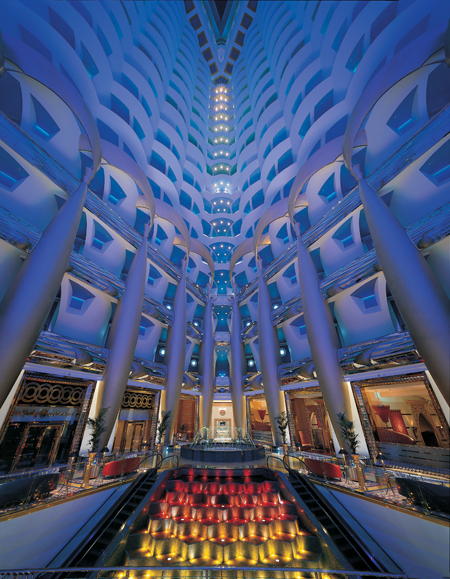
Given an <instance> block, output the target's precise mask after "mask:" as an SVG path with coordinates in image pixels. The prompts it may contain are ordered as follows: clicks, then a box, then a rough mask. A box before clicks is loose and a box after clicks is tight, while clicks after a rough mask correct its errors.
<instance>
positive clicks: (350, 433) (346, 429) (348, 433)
mask: <svg viewBox="0 0 450 579" xmlns="http://www.w3.org/2000/svg"><path fill="white" fill-rule="evenodd" d="M337 417H338V419H339V430H340V431H341V434H342V438H343V439H344V440H345V442H346V443H347V445H348V447H349V448H350V450H351V451H352V455H351V456H352V458H353V463H354V465H355V471H356V477H357V479H358V482H359V486H360V488H361V490H363V491H365V490H367V487H366V477H365V475H364V469H363V467H362V466H361V464H360V462H359V454H358V453H357V452H356V451H357V448H358V446H359V435H358V434H356V432H355V426H354V423H353V422H352V421H351V420H349V419H348V418H347V416H346V415H345V412H339V413H338V415H337ZM344 460H345V456H344Z"/></svg>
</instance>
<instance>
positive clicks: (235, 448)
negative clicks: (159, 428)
mask: <svg viewBox="0 0 450 579" xmlns="http://www.w3.org/2000/svg"><path fill="white" fill-rule="evenodd" d="M264 455H265V453H264V447H262V446H257V445H256V444H255V443H254V442H253V439H252V437H251V436H250V435H249V434H248V432H247V431H246V430H245V428H234V429H232V430H228V429H226V430H224V429H223V428H212V427H209V428H208V427H206V426H205V427H203V428H201V429H200V430H199V431H198V432H197V433H196V434H195V436H194V440H193V441H192V443H191V444H189V445H184V446H182V447H181V456H182V457H183V458H185V459H187V460H195V461H200V462H208V463H212V464H215V463H228V464H232V463H236V462H239V463H240V462H246V463H247V462H252V461H254V460H259V459H261V458H264Z"/></svg>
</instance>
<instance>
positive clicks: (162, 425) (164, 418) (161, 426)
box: [156, 410, 171, 452]
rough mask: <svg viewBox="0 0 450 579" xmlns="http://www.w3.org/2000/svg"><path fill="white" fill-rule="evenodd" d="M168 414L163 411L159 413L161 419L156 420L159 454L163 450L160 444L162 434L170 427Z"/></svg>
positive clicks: (169, 412)
mask: <svg viewBox="0 0 450 579" xmlns="http://www.w3.org/2000/svg"><path fill="white" fill-rule="evenodd" d="M170 414H171V411H170V410H169V411H167V412H166V411H165V410H163V411H162V413H161V418H160V419H159V420H158V427H157V429H156V430H157V433H158V445H157V448H158V451H159V452H161V450H162V448H163V444H162V439H163V436H164V433H165V432H166V430H167V429H168V428H169V426H170Z"/></svg>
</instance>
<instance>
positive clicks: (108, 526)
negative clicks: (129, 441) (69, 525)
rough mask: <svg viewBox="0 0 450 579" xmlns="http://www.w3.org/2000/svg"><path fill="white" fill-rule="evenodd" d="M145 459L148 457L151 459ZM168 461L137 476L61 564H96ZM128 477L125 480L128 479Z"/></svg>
mask: <svg viewBox="0 0 450 579" xmlns="http://www.w3.org/2000/svg"><path fill="white" fill-rule="evenodd" d="M159 456H161V455H159ZM166 458H171V457H166ZM144 460H148V458H146V459H144ZM164 460H165V459H162V460H160V461H159V462H158V463H157V464H156V466H155V467H154V468H151V469H149V470H147V471H146V472H143V473H141V474H139V475H138V476H137V478H136V479H135V480H134V481H133V482H132V483H131V484H130V486H129V488H128V489H127V490H126V491H125V492H124V493H123V494H122V495H121V496H120V498H119V499H118V500H117V501H116V502H115V503H114V504H113V506H112V507H111V508H110V509H109V510H108V511H107V513H106V514H105V515H104V516H103V517H102V518H101V519H100V520H99V521H98V523H97V524H96V525H95V527H94V528H93V529H92V531H91V532H90V533H89V534H88V535H87V536H86V537H85V539H84V540H83V541H82V542H81V544H80V545H79V546H78V547H77V548H76V549H75V550H74V551H73V552H72V553H71V554H70V556H69V557H67V559H66V560H65V561H64V562H63V564H62V565H59V567H61V568H62V567H64V568H69V567H70V568H74V567H78V568H86V567H95V564H96V563H97V561H98V560H99V558H100V557H101V555H103V553H104V551H105V549H106V548H107V547H108V546H109V545H110V543H111V542H112V540H113V539H114V537H115V536H116V534H117V533H118V532H119V531H120V530H121V528H122V527H123V525H124V524H125V523H126V521H127V520H128V518H129V517H130V515H131V514H132V513H133V512H134V511H135V509H136V508H137V507H138V505H139V504H140V503H141V501H142V500H143V499H144V497H145V496H146V495H147V494H148V493H149V491H150V490H151V488H152V487H153V485H154V484H155V482H156V480H157V479H158V477H159V474H160V473H159V472H158V470H159V469H160V468H161V465H162V463H163V462H164ZM139 466H140V465H138V467H136V469H135V470H137V469H138V468H139ZM135 474H136V473H135V472H134V473H130V475H131V476H133V475H134V476H135ZM130 475H128V477H127V479H128V478H130ZM127 479H125V481H123V482H126V481H127ZM122 484H123V483H122ZM84 575H86V574H85V573H82V575H80V573H70V574H67V573H66V574H64V576H65V577H80V576H84ZM62 576H63V575H62V574H61V575H58V576H55V575H52V579H58V578H59V577H62Z"/></svg>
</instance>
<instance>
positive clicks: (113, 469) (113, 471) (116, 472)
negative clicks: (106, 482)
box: [103, 456, 142, 478]
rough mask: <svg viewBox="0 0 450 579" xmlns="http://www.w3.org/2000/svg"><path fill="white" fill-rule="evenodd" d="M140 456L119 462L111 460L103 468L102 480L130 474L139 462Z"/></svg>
mask: <svg viewBox="0 0 450 579" xmlns="http://www.w3.org/2000/svg"><path fill="white" fill-rule="evenodd" d="M141 460H142V457H141V456H133V457H130V458H125V459H121V460H113V461H112V462H108V463H107V464H105V466H104V467H103V477H104V478H114V477H118V476H122V475H124V474H128V473H130V472H132V471H133V470H134V469H135V468H136V467H137V466H139V463H140V462H141Z"/></svg>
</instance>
